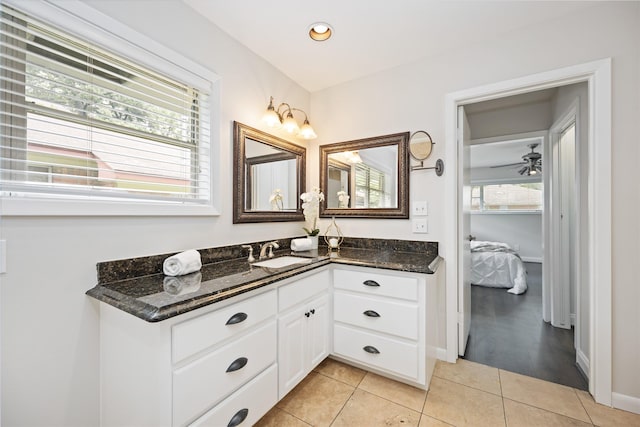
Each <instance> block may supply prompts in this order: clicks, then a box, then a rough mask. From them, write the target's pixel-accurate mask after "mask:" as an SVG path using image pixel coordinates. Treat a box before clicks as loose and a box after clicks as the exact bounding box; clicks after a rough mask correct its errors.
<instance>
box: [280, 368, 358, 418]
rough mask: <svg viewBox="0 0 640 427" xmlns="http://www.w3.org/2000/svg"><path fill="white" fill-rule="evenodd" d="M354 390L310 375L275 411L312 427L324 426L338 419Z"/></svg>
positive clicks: (327, 378)
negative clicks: (282, 412)
mask: <svg viewBox="0 0 640 427" xmlns="http://www.w3.org/2000/svg"><path fill="white" fill-rule="evenodd" d="M353 390H354V387H351V386H349V385H347V384H345V383H343V382H340V381H337V380H334V379H332V378H329V377H326V376H324V375H320V374H317V373H315V372H311V373H310V374H309V375H307V376H306V377H305V379H304V380H302V381H301V382H300V384H298V385H297V386H296V388H294V389H293V390H291V391H290V392H289V394H287V395H286V396H285V397H284V399H282V400H281V401H280V402H279V403H278V405H277V407H278V408H280V409H283V410H285V411H286V412H288V413H290V414H291V415H293V416H295V417H296V418H299V419H301V420H302V421H304V422H307V423H309V424H311V425H314V426H328V425H330V424H331V422H332V421H333V419H334V418H335V417H336V415H338V412H340V410H341V409H342V407H343V406H344V404H345V402H346V401H347V400H348V399H349V397H350V396H351V394H352V393H353Z"/></svg>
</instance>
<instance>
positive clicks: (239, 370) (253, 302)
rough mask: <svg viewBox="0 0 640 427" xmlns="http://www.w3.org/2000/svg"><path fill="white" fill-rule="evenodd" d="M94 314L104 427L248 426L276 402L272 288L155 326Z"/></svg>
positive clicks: (105, 312)
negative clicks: (97, 328) (98, 334)
mask: <svg viewBox="0 0 640 427" xmlns="http://www.w3.org/2000/svg"><path fill="white" fill-rule="evenodd" d="M236 301H237V302H236ZM100 315H101V331H100V332H101V342H102V344H101V384H102V390H101V394H102V422H101V425H103V426H111V425H117V426H124V425H136V426H184V425H190V424H194V425H225V426H226V425H239V426H250V425H252V424H253V423H255V422H256V421H258V420H259V419H260V418H261V417H262V416H263V415H264V414H265V413H266V412H267V411H268V410H269V409H270V408H271V407H272V406H273V405H275V404H276V402H277V401H278V383H277V363H276V360H277V318H276V315H277V291H276V290H275V289H271V290H269V291H266V292H265V291H263V292H260V293H259V294H258V295H255V296H251V297H244V298H241V300H240V301H238V298H234V299H233V301H231V300H229V301H222V302H221V303H216V304H214V305H212V306H209V307H205V308H202V309H198V310H195V311H193V312H190V313H187V314H185V315H181V316H176V317H173V318H170V319H167V320H166V321H162V322H158V323H148V322H145V321H143V320H141V319H137V318H135V317H133V316H131V315H130V314H127V313H125V312H123V311H121V310H118V309H116V308H114V307H111V306H109V305H106V304H101V311H100Z"/></svg>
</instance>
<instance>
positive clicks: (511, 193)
mask: <svg viewBox="0 0 640 427" xmlns="http://www.w3.org/2000/svg"><path fill="white" fill-rule="evenodd" d="M543 203H544V197H543V185H542V183H541V182H519V183H508V184H506V183H505V184H483V185H474V186H472V187H471V211H475V212H517V211H541V210H542V207H543Z"/></svg>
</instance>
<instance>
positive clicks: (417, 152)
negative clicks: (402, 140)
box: [409, 130, 433, 166]
mask: <svg viewBox="0 0 640 427" xmlns="http://www.w3.org/2000/svg"><path fill="white" fill-rule="evenodd" d="M432 149H433V140H432V139H431V135H429V134H428V133H427V132H426V131H424V130H419V131H416V132H414V133H413V134H412V135H411V139H410V140H409V152H410V153H411V157H413V158H414V159H416V160H418V161H420V166H422V161H423V160H425V159H427V158H428V157H429V156H430V155H431V151H432Z"/></svg>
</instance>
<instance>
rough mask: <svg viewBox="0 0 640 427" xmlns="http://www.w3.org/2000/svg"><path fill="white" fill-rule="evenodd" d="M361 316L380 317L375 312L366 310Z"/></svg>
mask: <svg viewBox="0 0 640 427" xmlns="http://www.w3.org/2000/svg"><path fill="white" fill-rule="evenodd" d="M362 314H364V315H365V316H368V317H380V314H378V312H377V311H373V310H367V311H365V312H364V313H362Z"/></svg>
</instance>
